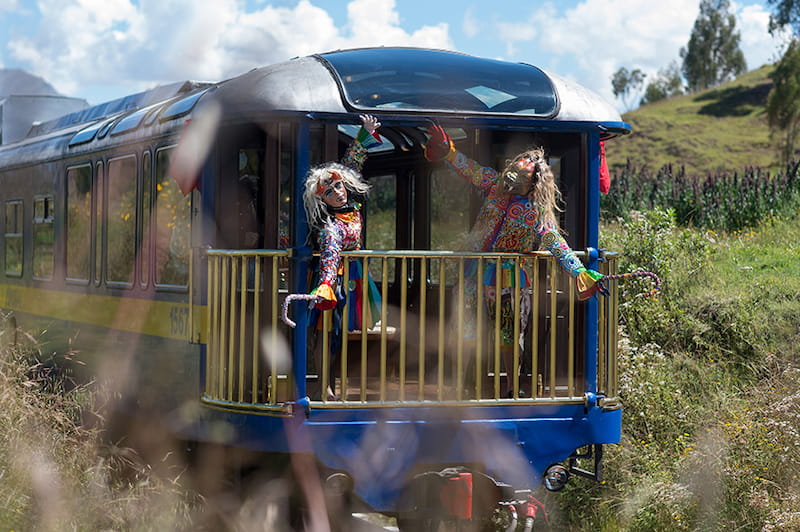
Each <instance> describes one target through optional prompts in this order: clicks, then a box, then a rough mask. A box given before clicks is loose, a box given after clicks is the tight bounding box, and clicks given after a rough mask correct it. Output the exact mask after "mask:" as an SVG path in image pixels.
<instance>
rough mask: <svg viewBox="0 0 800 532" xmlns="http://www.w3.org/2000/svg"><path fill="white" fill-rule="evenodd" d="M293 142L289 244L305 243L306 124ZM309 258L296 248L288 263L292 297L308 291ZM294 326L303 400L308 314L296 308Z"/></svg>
mask: <svg viewBox="0 0 800 532" xmlns="http://www.w3.org/2000/svg"><path fill="white" fill-rule="evenodd" d="M296 140H297V142H296V143H295V146H296V149H295V152H294V160H295V169H294V171H295V179H294V191H293V193H294V201H293V202H292V204H293V206H292V218H293V219H294V220H295V223H294V229H293V234H292V241H293V242H295V243H297V244H302V243H303V242H306V240H307V238H308V222H307V221H306V213H305V208H304V206H303V201H302V198H303V192H304V190H305V175H306V173H307V172H308V169H309V161H308V157H309V144H310V141H309V128H308V123H307V122H305V121H301V122H300V123H298V124H297V139H296ZM310 258H311V249H310V248H308V247H306V246H298V248H297V249H296V252H295V254H293V256H292V259H293V260H294V267H295V270H294V276H293V277H292V292H294V293H296V294H303V293H306V291H307V290H308V287H307V286H306V284H307V280H306V279H307V277H308V261H309V259H310ZM294 321H295V323H296V324H297V326H296V327H295V328H294V331H293V334H292V364H293V365H292V371H293V374H294V382H295V386H296V390H297V398H298V399H302V400H304V401H303V402H304V404H307V402H306V401H307V400H306V399H305V398H306V396H307V395H308V392H307V391H306V368H307V367H308V361H307V360H306V358H307V353H306V350H307V349H308V346H307V338H306V335H307V328H308V312H307V311H306V310H305V308H302V307H301V308H299V311H298V312H297V314H296V316H295V320H294Z"/></svg>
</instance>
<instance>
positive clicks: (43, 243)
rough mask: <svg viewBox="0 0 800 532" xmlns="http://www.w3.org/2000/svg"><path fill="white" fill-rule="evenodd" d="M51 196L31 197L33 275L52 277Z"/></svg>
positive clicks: (40, 277) (52, 221) (52, 234)
mask: <svg viewBox="0 0 800 532" xmlns="http://www.w3.org/2000/svg"><path fill="white" fill-rule="evenodd" d="M54 221H55V217H54V216H53V196H52V195H47V196H39V197H36V198H34V199H33V276H34V277H35V278H37V279H52V278H53V266H54V258H55V252H54V247H53V244H54V232H53V227H54V225H55V224H54Z"/></svg>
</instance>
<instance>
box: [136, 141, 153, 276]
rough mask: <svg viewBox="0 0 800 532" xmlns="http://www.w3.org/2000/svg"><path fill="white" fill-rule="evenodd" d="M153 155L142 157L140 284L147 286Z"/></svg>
mask: <svg viewBox="0 0 800 532" xmlns="http://www.w3.org/2000/svg"><path fill="white" fill-rule="evenodd" d="M151 162H152V157H151V156H150V152H149V151H148V152H145V153H144V156H143V157H142V194H141V214H140V215H139V228H138V229H139V235H140V237H139V238H140V240H139V246H138V249H139V253H138V255H137V257H138V260H139V284H141V285H142V286H147V283H149V282H150V212H151V210H150V206H151V201H150V198H151V197H152V196H151V194H152V190H153V170H152V168H151Z"/></svg>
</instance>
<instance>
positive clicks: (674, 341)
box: [551, 212, 800, 531]
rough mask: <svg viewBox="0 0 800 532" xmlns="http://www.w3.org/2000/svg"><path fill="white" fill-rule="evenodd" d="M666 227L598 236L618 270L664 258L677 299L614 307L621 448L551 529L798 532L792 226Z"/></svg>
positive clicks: (797, 316) (572, 496)
mask: <svg viewBox="0 0 800 532" xmlns="http://www.w3.org/2000/svg"><path fill="white" fill-rule="evenodd" d="M664 216H665V213H663V212H661V213H658V212H657V213H655V214H654V213H645V214H644V215H643V217H642V219H639V220H633V221H631V222H625V223H623V224H621V225H618V226H609V227H607V228H606V232H605V234H606V235H607V236H606V238H607V239H608V240H609V241H610V242H613V243H614V244H615V245H622V246H624V249H622V251H623V254H622V257H623V260H633V261H634V262H629V263H628V264H627V265H624V266H623V267H622V268H621V269H622V270H625V269H628V268H631V267H636V264H635V261H637V260H641V259H640V258H642V257H644V258H647V257H655V258H656V259H658V258H659V257H661V258H662V259H663V260H664V261H666V262H668V263H671V264H672V265H673V267H672V268H670V269H668V270H665V271H662V272H661V274H662V280H663V282H664V284H665V287H669V286H670V285H672V286H673V289H669V288H667V289H665V291H664V294H663V295H662V296H661V297H660V298H659V300H658V301H649V300H642V299H641V298H639V299H637V298H635V297H632V295H631V294H628V295H626V296H624V297H623V303H622V308H621V317H622V322H623V327H624V330H625V333H626V336H627V341H624V342H623V344H622V345H621V348H620V353H621V354H620V366H621V377H620V379H621V396H622V400H623V405H624V409H625V414H624V416H623V440H622V442H621V444H619V445H612V446H609V447H608V449H607V454H606V462H605V470H604V471H605V474H606V482H604V483H603V484H601V485H592V484H589V483H587V482H572V483H570V484H569V485H568V486H567V489H566V490H565V492H564V494H563V496H562V497H561V498H558V499H556V502H555V504H556V505H557V507H558V508H559V510H557V511H552V512H551V513H552V514H553V516H554V520H555V521H556V523H557V528H558V529H564V530H567V529H569V530H605V531H623V530H624V531H628V530H636V531H642V530H645V531H646V530H653V531H657V530H658V531H660V530H724V529H731V530H787V531H788V530H797V529H800V482H798V481H799V480H800V478H798V475H800V392H798V390H800V347H798V346H797V342H796V338H797V331H798V330H800V262H799V261H797V260H796V258H797V256H798V244H797V242H798V239H800V221H798V220H797V219H791V220H773V221H771V222H769V223H767V224H765V225H764V226H762V227H760V228H758V229H756V230H749V231H742V232H737V233H734V234H718V233H715V232H712V231H707V232H700V231H695V230H691V229H685V228H679V227H675V226H673V227H672V228H671V229H670V230H669V231H666V229H667V228H668V226H669V224H668V223H665V222H664ZM647 223H649V224H651V226H650V234H651V235H652V234H653V233H656V234H657V235H658V237H657V238H652V236H648V235H647V234H645V233H643V232H642V231H641V229H642V227H643V226H644V224H647ZM654 224H655V225H654ZM692 241H693V242H695V243H697V242H702V243H703V244H702V245H700V246H697V245H695V246H694V247H687V246H686V243H687V242H692ZM609 247H611V246H609ZM687 255H689V256H687ZM651 266H658V261H657V260H656V262H655V263H653V264H651ZM698 268H699V269H698ZM632 293H633V292H632Z"/></svg>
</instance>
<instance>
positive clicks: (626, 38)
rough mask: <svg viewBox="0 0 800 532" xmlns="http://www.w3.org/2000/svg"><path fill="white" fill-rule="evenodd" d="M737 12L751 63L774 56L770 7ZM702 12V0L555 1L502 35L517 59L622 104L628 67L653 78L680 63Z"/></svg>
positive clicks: (502, 27)
mask: <svg viewBox="0 0 800 532" xmlns="http://www.w3.org/2000/svg"><path fill="white" fill-rule="evenodd" d="M731 12H732V13H734V14H736V15H737V26H738V27H739V29H740V31H741V34H742V39H741V48H742V51H743V52H744V54H745V59H746V60H747V64H748V67H749V68H757V67H758V66H760V65H761V64H763V63H765V62H767V61H770V60H774V57H772V56H774V50H775V49H776V40H775V39H772V38H771V37H770V36H769V35H768V33H767V30H766V28H767V22H768V20H769V12H766V11H764V8H763V7H761V6H759V5H750V6H746V7H740V6H738V5H737V4H732V6H731ZM698 14H699V0H671V1H670V2H660V3H653V2H651V1H650V0H584V1H582V2H580V3H578V4H577V5H575V6H574V7H573V8H571V9H567V10H565V11H556V10H555V9H554V8H553V6H552V4H549V3H548V4H545V5H544V6H543V7H542V8H539V9H537V10H536V11H535V12H533V13H532V14H531V15H530V16H529V17H526V20H525V21H524V22H523V23H520V22H519V21H513V22H502V23H498V24H497V28H498V30H499V31H498V32H497V35H498V36H499V37H500V38H501V39H502V40H503V41H504V42H505V44H506V49H507V52H508V54H509V56H511V57H510V59H514V60H522V61H529V62H532V63H534V64H537V65H539V66H542V67H543V68H546V69H550V70H552V71H553V72H554V73H561V74H562V75H564V73H565V72H566V73H567V74H566V75H568V76H569V77H571V78H572V79H574V80H575V81H577V82H579V83H581V84H582V85H585V86H586V87H589V88H591V89H592V90H594V91H595V92H597V93H599V94H601V95H602V96H604V97H606V98H607V99H608V100H609V101H614V95H613V93H612V89H611V81H610V80H611V76H612V75H613V73H614V72H616V71H617V70H618V69H619V68H620V67H626V68H628V69H630V70H632V69H634V68H638V69H640V70H642V72H644V73H645V74H647V76H648V78H650V79H652V77H653V76H655V75H656V74H657V73H658V71H659V70H660V69H663V68H665V67H667V66H668V65H669V64H670V63H671V62H672V61H678V62H680V49H681V47H683V46H685V45H686V43H687V42H688V41H689V36H690V34H691V31H692V27H693V25H694V21H695V19H696V18H697V15H698ZM526 25H533V26H535V27H536V28H539V29H540V31H538V32H533V31H529V32H527V33H526V32H525V31H523V30H522V27H523V26H526ZM543 28H546V31H545V30H543ZM523 44H524V49H532V50H536V52H535V53H536V57H523V56H522V54H521V53H520V50H521V49H523V46H522V45H523ZM646 81H647V80H646ZM617 103H618V104H619V103H620V102H617Z"/></svg>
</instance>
